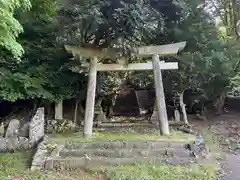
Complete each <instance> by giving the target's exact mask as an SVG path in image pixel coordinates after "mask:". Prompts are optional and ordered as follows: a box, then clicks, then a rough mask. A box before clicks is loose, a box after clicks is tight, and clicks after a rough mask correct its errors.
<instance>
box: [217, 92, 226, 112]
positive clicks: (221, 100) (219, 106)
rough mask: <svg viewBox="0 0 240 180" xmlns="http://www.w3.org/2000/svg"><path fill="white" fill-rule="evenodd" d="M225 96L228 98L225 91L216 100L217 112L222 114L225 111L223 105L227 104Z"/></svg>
mask: <svg viewBox="0 0 240 180" xmlns="http://www.w3.org/2000/svg"><path fill="white" fill-rule="evenodd" d="M225 98H226V95H225V93H222V94H221V95H220V96H219V98H218V99H217V100H216V103H215V107H216V109H217V113H216V114H219V115H220V114H222V113H223V106H224V104H225Z"/></svg>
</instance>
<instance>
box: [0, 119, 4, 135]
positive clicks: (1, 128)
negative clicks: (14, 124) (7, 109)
mask: <svg viewBox="0 0 240 180" xmlns="http://www.w3.org/2000/svg"><path fill="white" fill-rule="evenodd" d="M3 135H4V124H3V122H2V123H1V125H0V137H3Z"/></svg>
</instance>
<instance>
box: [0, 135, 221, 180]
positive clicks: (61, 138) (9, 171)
mask: <svg viewBox="0 0 240 180" xmlns="http://www.w3.org/2000/svg"><path fill="white" fill-rule="evenodd" d="M204 137H207V138H206V141H208V142H207V143H208V144H212V142H211V138H210V134H209V133H208V132H207V131H206V134H204ZM194 138H195V137H194V136H192V135H188V134H184V133H181V132H172V135H171V136H159V135H158V133H152V134H151V135H145V134H138V133H130V132H127V133H99V132H97V133H95V134H94V136H93V137H92V138H90V139H87V140H85V139H84V138H83V137H82V136H81V135H80V134H79V133H74V134H53V135H50V140H52V142H55V143H60V144H62V143H69V142H86V141H87V142H88V141H115V140H119V141H126V140H129V141H132V140H163V141H164V140H166V141H192V140H194ZM29 156H30V152H15V153H7V154H0V180H11V179H12V177H14V176H24V178H25V180H63V179H64V180H94V179H97V177H98V176H100V177H102V178H99V179H101V180H107V179H109V180H175V179H184V180H215V179H216V178H215V171H214V169H213V167H212V166H208V167H207V166H200V165H197V166H195V167H191V168H190V167H183V166H171V165H165V164H162V165H161V166H154V165H153V164H136V165H129V166H119V167H112V168H110V169H108V171H107V172H104V175H102V172H95V173H94V174H92V173H85V172H83V171H81V170H80V171H60V172H49V171H41V172H31V171H29V170H28V167H27V163H28V160H29ZM105 176H106V178H105Z"/></svg>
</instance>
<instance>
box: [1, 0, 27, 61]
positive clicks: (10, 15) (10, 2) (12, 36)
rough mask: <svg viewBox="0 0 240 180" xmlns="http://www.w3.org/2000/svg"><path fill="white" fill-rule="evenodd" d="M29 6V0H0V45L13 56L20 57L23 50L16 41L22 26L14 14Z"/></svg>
mask: <svg viewBox="0 0 240 180" xmlns="http://www.w3.org/2000/svg"><path fill="white" fill-rule="evenodd" d="M30 7H31V3H30V1H29V0H0V46H1V47H2V48H4V49H6V50H8V51H10V52H11V53H12V54H13V56H14V57H15V58H19V57H21V56H22V54H23V52H24V50H23V48H22V46H21V45H20V44H19V43H18V42H17V37H18V35H19V34H20V33H22V32H23V27H22V26H21V24H20V23H19V21H18V20H17V19H16V18H15V17H14V14H15V12H16V10H20V11H24V10H28V9H29V8H30Z"/></svg>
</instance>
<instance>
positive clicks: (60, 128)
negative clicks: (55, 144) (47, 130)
mask: <svg viewBox="0 0 240 180" xmlns="http://www.w3.org/2000/svg"><path fill="white" fill-rule="evenodd" d="M75 128H76V126H75V124H74V123H73V122H72V121H69V120H66V119H63V120H57V123H56V124H54V127H53V129H54V132H56V133H70V132H73V131H74V130H75Z"/></svg>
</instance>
